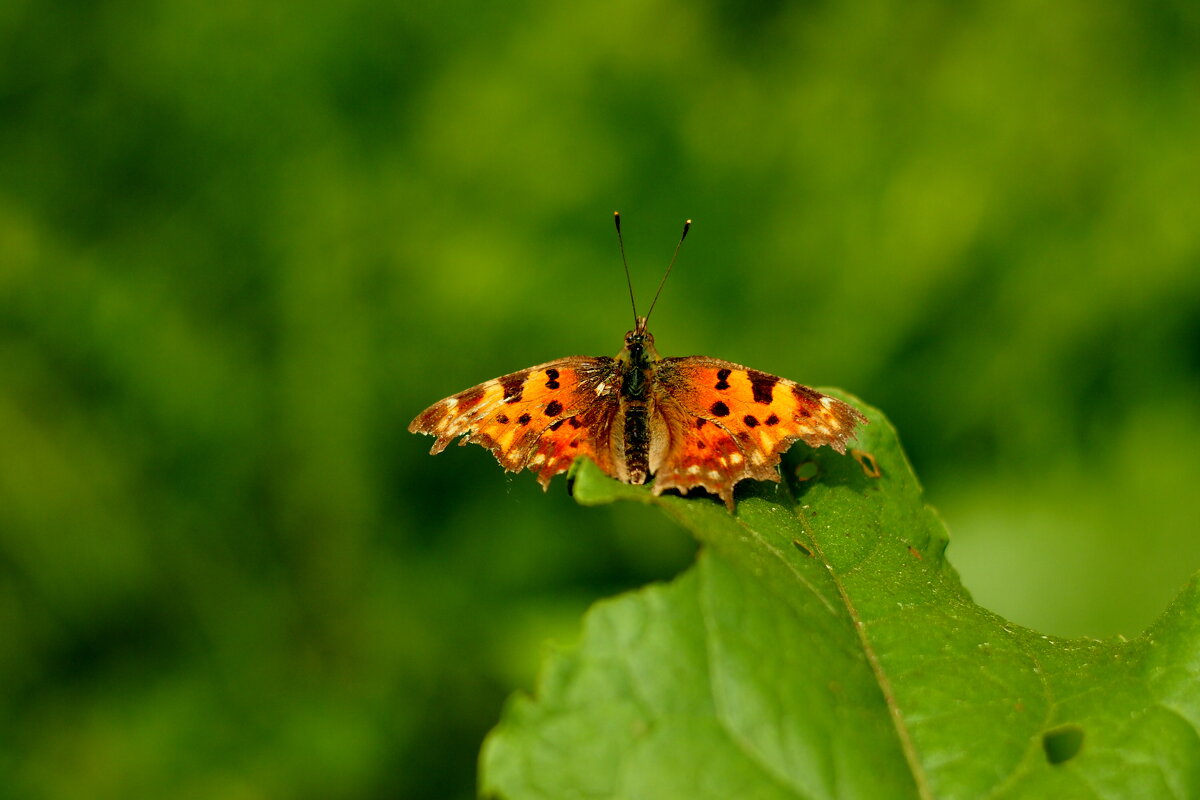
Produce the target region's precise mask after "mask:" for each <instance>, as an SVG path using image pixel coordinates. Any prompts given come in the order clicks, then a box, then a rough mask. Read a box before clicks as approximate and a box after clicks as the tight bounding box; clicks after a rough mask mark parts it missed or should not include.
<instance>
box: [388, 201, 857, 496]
mask: <svg viewBox="0 0 1200 800" xmlns="http://www.w3.org/2000/svg"><path fill="white" fill-rule="evenodd" d="M614 218H615V220H616V225H617V237H618V241H619V242H620V244H621V259H622V261H623V262H625V276H626V280H629V264H628V262H627V261H625V243H624V241H623V240H622V239H621V216H620V214H619V213H618V214H615V215H614ZM691 224H692V221H691V220H688V221H687V223H686V224H685V225H684V226H683V234H682V235H681V236H680V237H679V244H678V245H676V246H675V254H676V255H678V254H679V247H680V245H682V244H683V240H684V238H685V237H686V236H687V233H688V230H689V228H690V227H691ZM674 264H675V257H674V256H672V258H671V264H670V265H669V266H668V267H667V272H666V274H664V275H663V279H662V282H661V283H659V286H658V291H659V292H661V291H662V286H663V283H665V282H666V280H667V275H669V274H670V273H671V267H672V266H674ZM629 297H630V300H631V301H632V300H633V284H632V281H630V282H629ZM657 302H658V293H656V294H655V295H654V301H653V302H651V304H650V311H649V312H647V313H646V316H645V317H639V316H638V315H637V305H636V303H635V304H634V312H633V314H634V319H635V321H636V322H635V326H634V329H633V330H632V331H629V332H628V333H626V334H625V346H624V347H623V348H622V349H621V352H619V353H618V354H617V355H616V357H615V358H608V357H605V356H599V357H595V358H589V357H587V356H570V357H568V358H560V359H558V360H557V361H548V362H546V363H545V364H538V365H537V366H536V367H530V368H528V369H523V370H521V371H520V372H514V373H512V374H511V375H505V376H503V377H501V378H496V379H494V380H490V381H487V382H485V383H481V384H479V385H478V386H476V387H474V388H472V389H467V390H466V391H465V392H460V393H458V394H456V395H453V396H452V397H447V398H446V399H445V400H441V401H439V402H437V403H434V404H433V405H432V406H430V407H429V408H427V409H425V410H424V411H422V412H421V414H420V415H419V416H417V418H416V419H414V420H413V421H412V423H411V424H410V425H409V426H408V429H409V430H410V431H412V432H413V433H425V434H429V435H431V436H436V437H437V441H436V442H434V445H433V448H432V449H431V450H430V452H431V453H440V452H441V451H442V450H444V449H446V445H448V444H449V443H450V442H451V441H452V440H454V439H455V438H457V437H459V436H466V437H467V438H465V439H462V440H460V441H459V444H466V443H467V442H475V443H477V444H480V445H483V446H484V447H486V448H488V449H489V450H491V451H492V454H493V455H495V456H496V459H497V460H498V461H499V462H500V464H501V465H502V466H503V467H504V468H505V469H506V470H508V471H510V472H520V471H521V470H522V469H524V468H526V467H528V468H529V469H531V470H533V471H535V472H536V473H537V476H538V480H539V481H540V482H541V484H542V488H543V489H546V488H549V485H550V479H551V478H552V477H554V476H555V475H557V474H558V473H560V472H564V471H565V470H566V469H567V468H568V467H570V466H571V463H572V462H573V461H574V460H575V459H576V458H579V457H580V456H586V457H588V458H590V459H591V460H592V461H594V462H596V464H597V465H598V466H599V467H600V469H602V470H604V471H605V472H606V473H608V474H609V475H611V476H612V477H614V478H616V479H617V480H621V481H624V482H625V483H634V484H642V483H645V482H646V481H647V480H648V479H649V478H650V477H651V476H653V478H654V493H655V494H662V493H663V492H664V491H666V490H667V489H678V490H679V491H680V492H687V491H688V490H689V489H692V488H694V487H697V486H701V487H703V488H704V489H706V490H707V491H709V492H712V493H713V494H716V495H719V496H720V497H721V499H722V500H724V501H725V505H726V506H728V508H729V510H730V511H732V510H733V487H734V485H735V484H736V483H737V482H738V481H741V480H743V479H745V478H754V479H756V480H770V481H778V480H779V470H778V465H779V458H780V455H781V454H782V453H783V452H784V451H785V450H787V449H788V447H790V446H791V444H792V442H794V441H796V440H797V439H802V440H804V442H805V443H807V444H809V445H811V446H812V447H818V446H820V445H825V444H827V445H829V446H830V447H832V448H834V449H835V450H837V451H838V452H839V453H844V452H845V451H846V441H847V440H849V439H851V438H853V437H854V433H855V429H856V427H857V426H858V424H859V423H864V424H865V423H866V422H867V419H866V417H864V416H863V415H862V414H861V413H859V412H858V410H857V409H854V408H852V407H850V406H849V405H847V404H846V403H843V402H842V401H841V400H837V399H835V398H833V397H829V396H827V395H824V394H821V393H820V392H818V391H816V390H814V389H810V388H808V387H807V386H801V385H800V384H798V383H793V382H792V381H789V380H784V379H783V378H778V377H776V376H774V375H768V374H767V373H765V372H758V371H757V370H752V369H747V368H746V367H743V366H741V365H740V364H733V363H730V362H728V361H720V360H718V359H715V358H707V357H705V356H688V357H685V358H663V357H662V356H660V355H659V354H658V351H657V350H655V349H654V336H653V335H651V334H650V332H649V331H647V330H646V320H647V318H648V317H649V316H650V313H652V312H653V311H654V304H655V303H657Z"/></svg>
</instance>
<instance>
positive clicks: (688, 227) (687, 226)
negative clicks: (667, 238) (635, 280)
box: [646, 219, 692, 320]
mask: <svg viewBox="0 0 1200 800" xmlns="http://www.w3.org/2000/svg"><path fill="white" fill-rule="evenodd" d="M691 227H692V221H691V220H690V219H689V220H688V221H687V222H685V223H683V233H681V234H679V243H678V244H676V245H675V252H674V253H673V254H672V255H671V263H670V264H667V271H666V272H664V273H663V276H662V280H661V281H659V282H658V291H657V292H655V293H654V299H653V300H651V301H650V310H649V311H647V312H646V319H647V320H648V319H650V315H651V314H653V313H654V305H655V304H656V303H657V302H658V296H659V295H660V294H662V287H663V284H664V283H666V282H667V276H668V275H670V274H671V267H673V266H675V259H676V258H678V256H679V248H681V247H683V240H684V239H686V238H687V235H688V231H689V230H691Z"/></svg>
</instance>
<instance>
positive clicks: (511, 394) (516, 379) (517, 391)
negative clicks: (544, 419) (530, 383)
mask: <svg viewBox="0 0 1200 800" xmlns="http://www.w3.org/2000/svg"><path fill="white" fill-rule="evenodd" d="M528 376H529V373H528V372H514V373H513V374H512V375H505V376H504V377H503V378H501V379H500V388H501V389H503V390H504V402H506V403H519V402H521V395H522V394H523V392H524V386H525V378H527V377H528Z"/></svg>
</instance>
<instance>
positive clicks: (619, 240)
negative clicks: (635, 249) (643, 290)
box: [613, 211, 638, 327]
mask: <svg viewBox="0 0 1200 800" xmlns="http://www.w3.org/2000/svg"><path fill="white" fill-rule="evenodd" d="M613 222H615V223H616V225H617V244H619V245H620V246H621V263H622V264H624V265H625V283H626V284H628V286H629V305H631V306H633V324H634V326H635V327H636V326H637V319H638V313H637V300H634V299H633V278H631V277H629V261H628V260H626V258H625V240H624V239H623V238H621V212H620V211H614V212H613Z"/></svg>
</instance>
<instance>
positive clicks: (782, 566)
mask: <svg viewBox="0 0 1200 800" xmlns="http://www.w3.org/2000/svg"><path fill="white" fill-rule="evenodd" d="M851 402H853V400H852V399H851ZM858 405H859V407H860V408H862V410H863V411H864V412H865V413H867V414H868V416H869V418H870V420H871V424H870V425H869V426H868V427H867V428H866V430H865V431H864V432H863V434H862V435H861V436H860V439H859V448H860V451H861V452H860V456H861V453H869V454H870V456H869V458H858V459H856V458H855V457H852V456H851V455H846V456H842V455H839V454H837V453H835V452H833V451H831V450H829V449H828V448H822V449H820V450H816V451H814V450H811V449H808V448H805V447H804V446H803V445H797V446H796V447H795V448H794V449H793V451H792V454H790V456H789V459H788V460H787V461H785V464H784V474H785V483H784V484H783V485H780V486H774V485H771V484H756V485H747V486H745V487H744V489H743V491H744V492H745V493H744V494H743V493H741V492H739V497H738V505H737V512H736V514H735V515H730V514H729V513H728V512H727V511H726V510H725V508H724V507H723V506H722V505H720V504H719V503H718V502H716V501H714V500H713V499H711V498H709V497H706V496H700V497H689V498H683V497H678V496H663V497H654V496H653V495H652V494H650V492H649V491H648V490H647V489H645V488H644V487H633V486H626V485H623V484H620V483H617V482H615V481H612V480H610V479H608V478H607V477H605V476H604V475H603V474H601V473H600V472H599V470H597V469H595V468H594V467H593V466H592V465H590V463H581V465H580V468H579V469H578V470H577V474H576V475H575V479H576V480H575V489H574V491H575V495H576V497H577V498H578V500H579V501H580V502H582V503H586V504H596V503H606V502H610V501H612V500H616V499H633V500H638V501H641V502H647V503H654V504H656V505H658V506H660V507H661V508H662V509H663V510H665V511H666V512H667V513H668V514H669V515H671V516H672V517H674V518H675V519H677V520H679V521H680V522H681V523H682V524H683V525H684V526H686V527H687V528H688V529H689V530H690V531H692V532H693V533H694V535H695V536H696V537H697V538H698V539H699V540H700V541H701V542H702V543H703V545H704V548H703V550H702V552H701V555H700V557H699V559H698V560H697V563H696V564H695V566H694V567H693V568H691V569H689V570H688V571H687V572H686V573H685V574H683V575H682V576H680V577H679V578H678V579H676V580H674V581H673V582H671V583H669V584H667V585H657V586H651V587H648V588H646V589H643V590H641V591H637V592H633V593H630V594H628V595H625V596H622V597H619V598H617V599H615V600H612V601H607V602H603V603H599V604H597V606H596V607H595V608H593V609H592V610H591V611H590V612H589V613H588V615H587V617H586V619H585V623H584V633H583V640H582V643H581V644H580V645H579V646H578V647H577V648H575V649H572V650H569V651H566V652H558V653H555V654H553V655H552V656H551V657H550V658H549V659H548V662H547V663H546V664H545V666H544V669H543V674H542V676H541V678H540V680H539V685H538V688H537V692H536V694H535V696H534V697H529V696H526V695H516V696H514V697H513V698H512V699H511V701H510V702H509V704H508V706H507V708H506V709H505V711H504V715H503V719H502V720H501V722H500V724H499V725H498V726H497V727H496V729H495V730H494V731H493V732H492V734H491V735H490V737H489V738H488V740H487V742H486V743H485V746H484V750H483V754H482V757H481V762H482V764H481V768H482V777H481V791H482V792H483V794H484V795H486V796H495V797H503V798H554V799H555V800H558V799H559V798H573V797H581V798H582V797H587V798H606V797H613V798H647V800H650V799H651V798H653V799H654V800H661V799H662V798H677V797H678V798H723V799H724V798H798V797H804V798H808V797H814V798H815V797H828V798H848V797H870V798H878V797H937V798H943V797H947V798H949V797H964V798H976V797H998V798H999V797H1054V798H1061V797H1105V798H1109V797H1111V798H1127V797H1195V796H1200V675H1198V674H1197V673H1198V672H1200V621H1198V616H1197V606H1198V600H1197V587H1196V582H1195V580H1193V581H1192V582H1191V583H1190V584H1189V585H1188V586H1187V588H1186V589H1185V590H1184V592H1183V593H1182V594H1181V595H1180V596H1179V597H1178V599H1177V600H1176V601H1175V602H1174V603H1173V604H1172V605H1171V607H1170V608H1169V609H1168V610H1167V612H1166V613H1165V614H1164V615H1163V617H1162V618H1161V619H1160V620H1159V622H1158V623H1157V624H1156V625H1155V626H1154V627H1153V628H1151V629H1150V630H1149V631H1147V632H1146V633H1145V634H1143V635H1142V636H1141V637H1139V638H1138V639H1137V640H1136V641H1131V642H1130V641H1105V642H1102V641H1096V640H1088V639H1079V640H1062V639H1055V638H1053V637H1048V636H1042V635H1040V634H1038V633H1037V632H1035V631H1031V630H1028V629H1025V628H1022V627H1020V626H1017V625H1013V624H1011V623H1008V622H1006V621H1005V620H1004V619H1002V618H1000V617H998V616H997V615H995V614H993V613H991V612H989V611H987V610H986V609H984V608H981V607H979V606H977V605H975V604H974V603H973V602H972V601H971V599H970V597H969V596H968V595H967V593H966V591H965V590H964V589H963V587H962V585H961V584H960V582H959V580H958V577H957V575H956V574H955V572H954V570H953V569H952V568H951V567H950V566H949V564H948V562H947V561H946V560H945V558H944V555H943V554H944V550H945V547H946V542H947V537H946V532H945V528H944V526H943V525H942V522H941V521H940V520H939V519H938V517H937V514H936V513H935V512H934V511H933V510H932V509H930V508H929V507H927V506H925V505H924V503H923V501H922V499H921V488H920V486H919V484H918V483H917V480H916V478H915V477H914V475H913V473H912V470H911V468H910V467H909V464H908V462H907V460H906V458H905V456H904V453H903V451H902V450H901V448H900V445H899V442H898V441H897V439H896V435H895V431H894V430H893V429H892V427H891V425H890V424H889V423H888V422H887V420H886V419H885V418H884V417H883V416H882V415H881V414H880V413H879V412H878V411H876V410H874V409H870V408H868V407H865V406H862V405H861V404H858ZM871 459H873V461H874V465H875V466H877V467H878V470H877V472H876V470H874V469H872V463H871ZM798 475H802V476H808V477H806V478H804V479H801V478H800V477H798Z"/></svg>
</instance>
